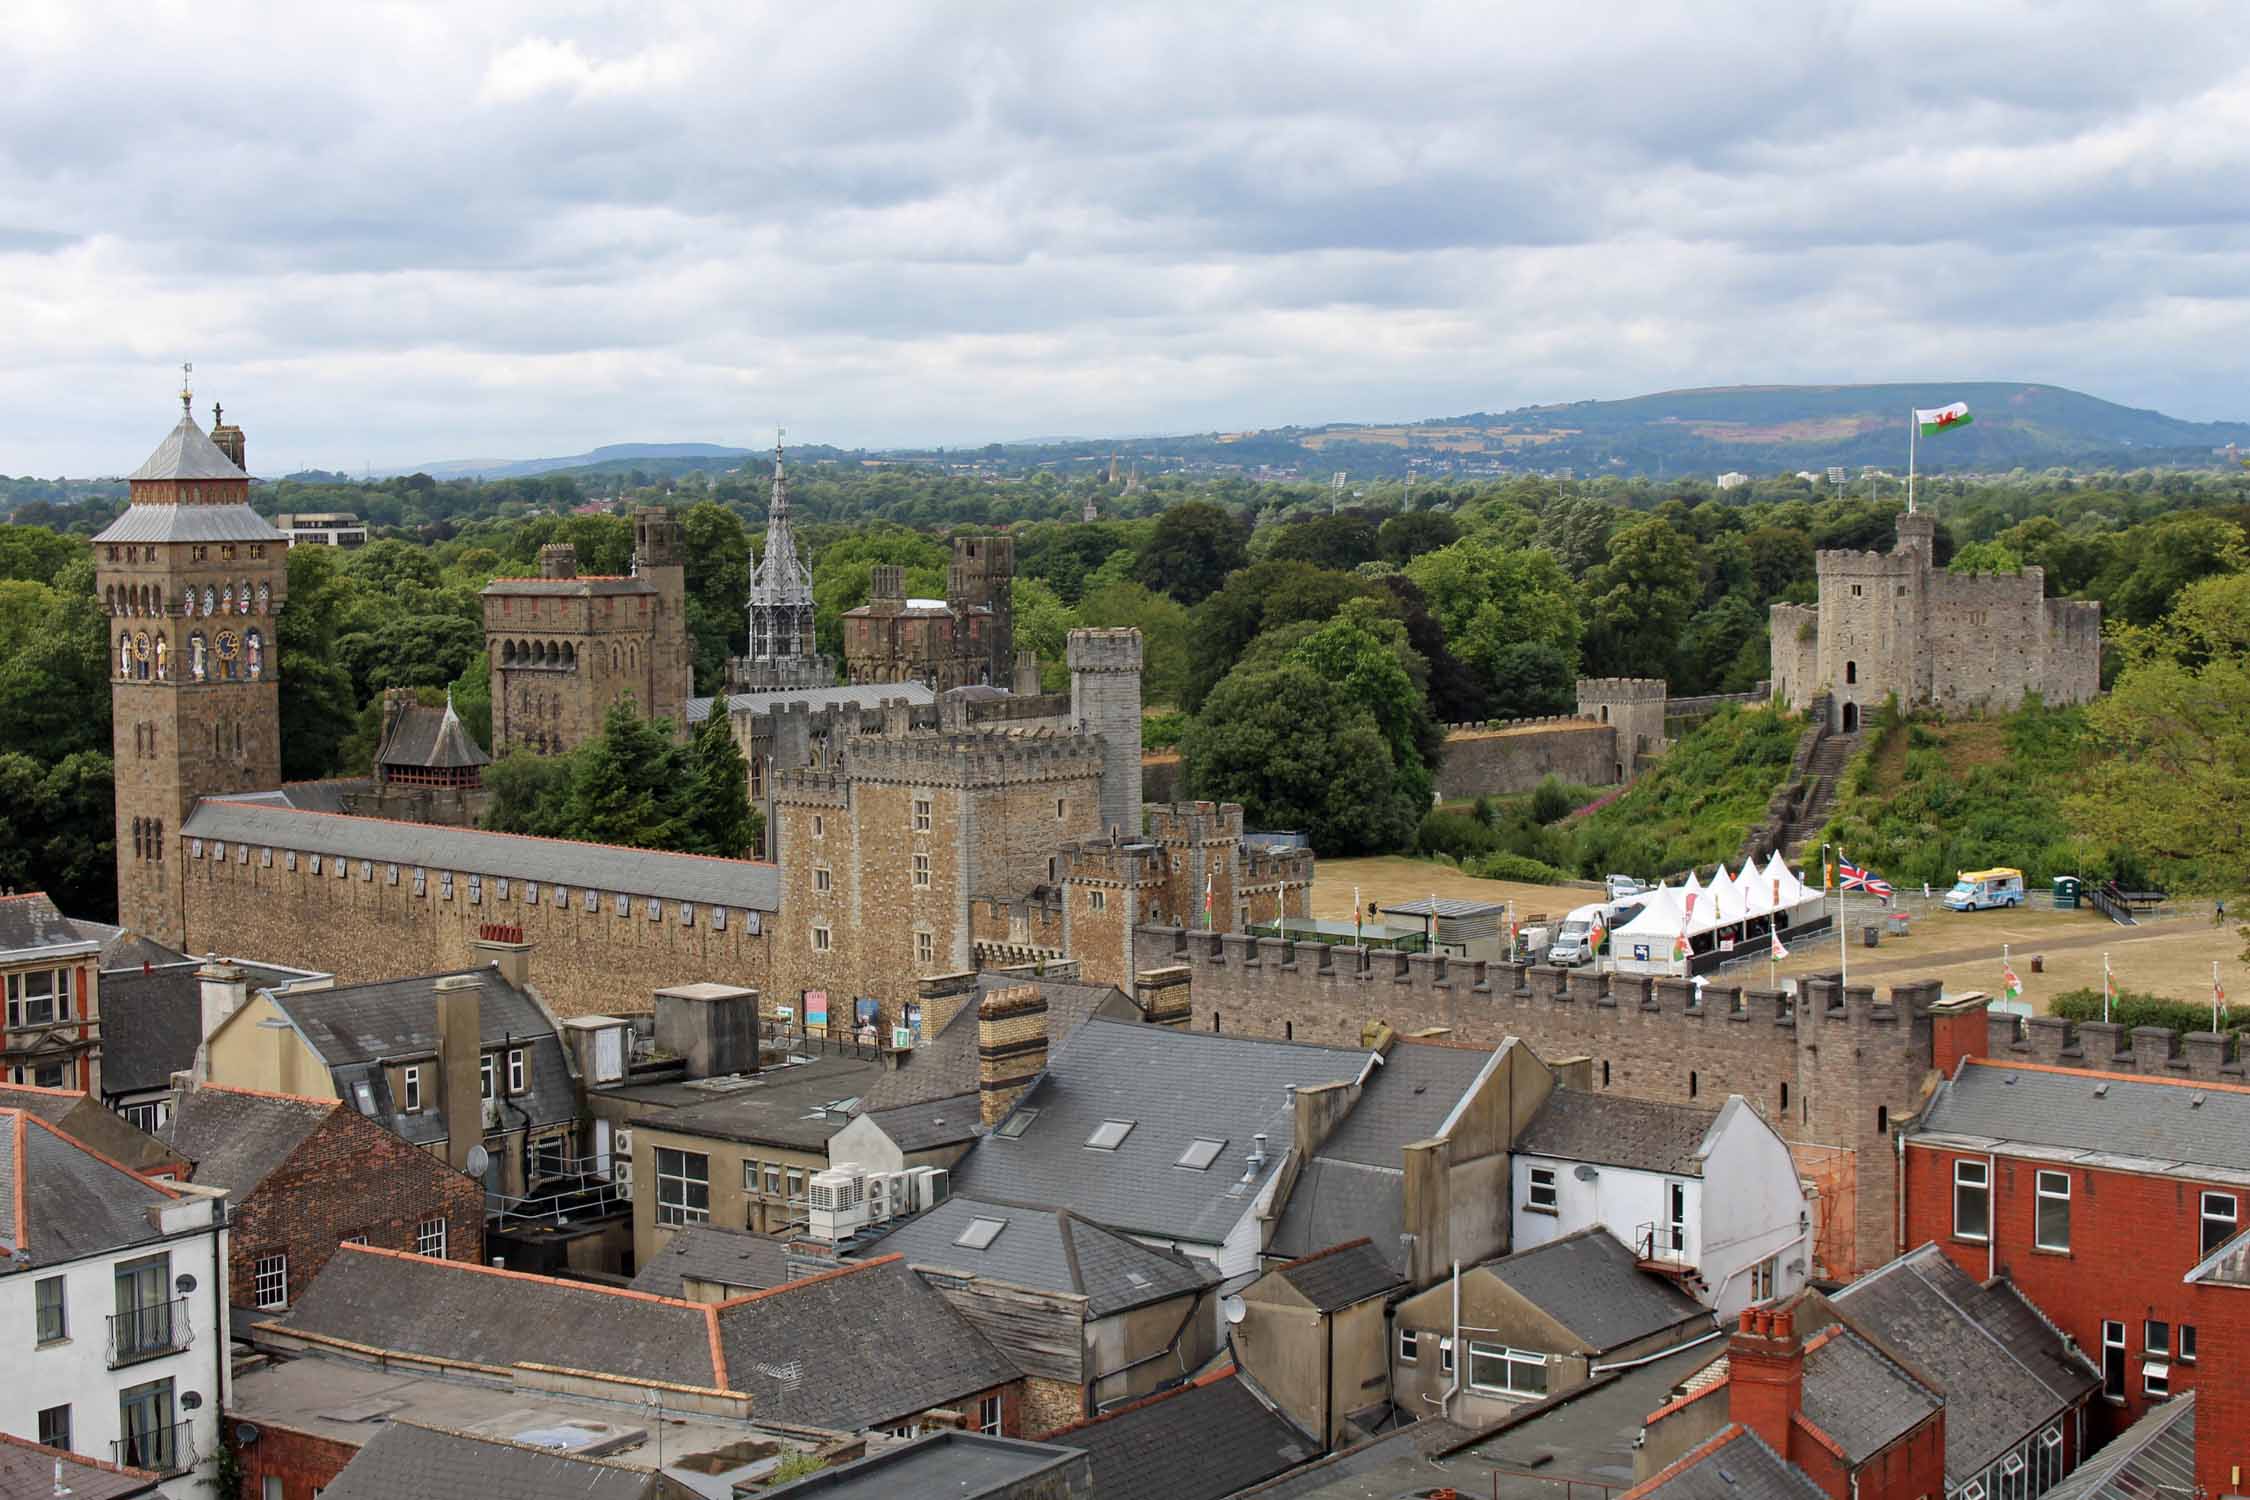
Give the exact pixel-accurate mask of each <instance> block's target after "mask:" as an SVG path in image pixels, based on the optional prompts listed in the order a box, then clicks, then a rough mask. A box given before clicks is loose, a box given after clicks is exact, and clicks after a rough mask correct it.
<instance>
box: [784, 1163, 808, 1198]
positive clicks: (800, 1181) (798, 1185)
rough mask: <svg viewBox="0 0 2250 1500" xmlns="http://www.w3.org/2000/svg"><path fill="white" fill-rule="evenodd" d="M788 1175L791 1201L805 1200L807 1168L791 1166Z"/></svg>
mask: <svg viewBox="0 0 2250 1500" xmlns="http://www.w3.org/2000/svg"><path fill="white" fill-rule="evenodd" d="M787 1175H788V1178H789V1201H790V1202H791V1203H802V1202H804V1201H805V1169H804V1168H803V1167H791V1168H789V1170H788V1174H787Z"/></svg>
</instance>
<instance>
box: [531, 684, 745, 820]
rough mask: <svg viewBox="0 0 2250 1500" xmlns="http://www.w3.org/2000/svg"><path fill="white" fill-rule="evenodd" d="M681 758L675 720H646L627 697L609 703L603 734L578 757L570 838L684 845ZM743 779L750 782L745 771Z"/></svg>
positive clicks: (572, 781) (570, 805) (568, 815)
mask: <svg viewBox="0 0 2250 1500" xmlns="http://www.w3.org/2000/svg"><path fill="white" fill-rule="evenodd" d="M681 759H682V751H681V747H680V746H678V745H676V744H674V743H673V742H672V738H671V721H670V720H668V719H658V720H654V721H651V720H648V719H644V718H642V717H641V715H640V711H639V710H638V709H637V708H636V707H635V706H634V704H633V701H632V700H631V699H630V698H625V699H622V700H620V701H619V702H617V703H613V704H611V705H610V708H609V711H608V712H607V713H605V714H604V715H603V716H602V732H601V733H600V734H599V735H597V736H595V737H594V738H593V739H591V740H589V741H587V743H586V744H585V745H584V746H583V747H582V748H581V751H580V753H579V754H578V755H576V756H575V757H573V760H574V764H573V765H572V767H571V777H570V800H569V803H568V811H567V813H566V814H565V817H566V819H567V821H568V823H569V827H570V830H571V831H570V837H572V838H578V839H585V840H587V841H588V842H590V843H596V844H630V845H633V846H635V847H637V848H642V849H678V848H681V847H683V846H684V844H685V843H686V838H685V836H684V823H683V818H682V812H683V809H682V807H681V805H680V802H681V796H680V792H681V787H682V785H683V783H684V782H685V780H686V778H685V777H684V776H683V775H682V774H681V770H682V768H681V764H680V763H681ZM743 785H744V786H745V788H747V787H748V785H749V780H748V776H747V774H746V775H745V777H744V781H743Z"/></svg>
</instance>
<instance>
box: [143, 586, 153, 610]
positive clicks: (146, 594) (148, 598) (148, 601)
mask: <svg viewBox="0 0 2250 1500" xmlns="http://www.w3.org/2000/svg"><path fill="white" fill-rule="evenodd" d="M141 613H142V614H144V615H153V614H155V613H156V590H155V589H153V588H149V587H143V588H142V590H141Z"/></svg>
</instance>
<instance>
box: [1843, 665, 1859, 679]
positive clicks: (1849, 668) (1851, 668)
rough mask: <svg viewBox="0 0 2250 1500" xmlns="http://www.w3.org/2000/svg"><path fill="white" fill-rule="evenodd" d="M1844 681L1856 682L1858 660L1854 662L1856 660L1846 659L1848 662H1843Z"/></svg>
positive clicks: (1857, 677)
mask: <svg viewBox="0 0 2250 1500" xmlns="http://www.w3.org/2000/svg"><path fill="white" fill-rule="evenodd" d="M1844 681H1846V682H1857V681H1859V663H1858V662H1856V661H1848V662H1845V663H1844Z"/></svg>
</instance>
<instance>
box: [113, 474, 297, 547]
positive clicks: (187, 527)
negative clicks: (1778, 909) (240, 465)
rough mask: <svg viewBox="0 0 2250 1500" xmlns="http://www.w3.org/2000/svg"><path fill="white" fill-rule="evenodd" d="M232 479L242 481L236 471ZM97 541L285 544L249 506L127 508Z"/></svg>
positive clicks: (144, 504)
mask: <svg viewBox="0 0 2250 1500" xmlns="http://www.w3.org/2000/svg"><path fill="white" fill-rule="evenodd" d="M234 477H235V478H237V479H240V478H242V474H241V471H239V470H237V471H236V473H235V476H234ZM94 540H95V541H96V542H97V543H99V542H287V541H288V540H289V538H287V537H286V536H283V535H282V534H281V533H280V532H278V531H276V530H274V529H273V528H272V527H271V526H269V525H267V524H266V521H265V518H264V517H263V516H261V515H259V514H258V513H257V512H256V511H254V510H252V509H251V508H250V507H249V506H248V505H244V504H241V503H236V504H232V505H192V504H191V505H152V504H148V503H146V502H144V503H142V504H139V505H132V506H128V507H126V510H125V513H124V514H123V515H121V516H119V517H118V518H117V519H116V520H114V521H112V522H110V523H109V525H108V526H107V527H106V528H104V529H103V531H102V532H101V534H100V535H99V536H97V537H95V538H94Z"/></svg>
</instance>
